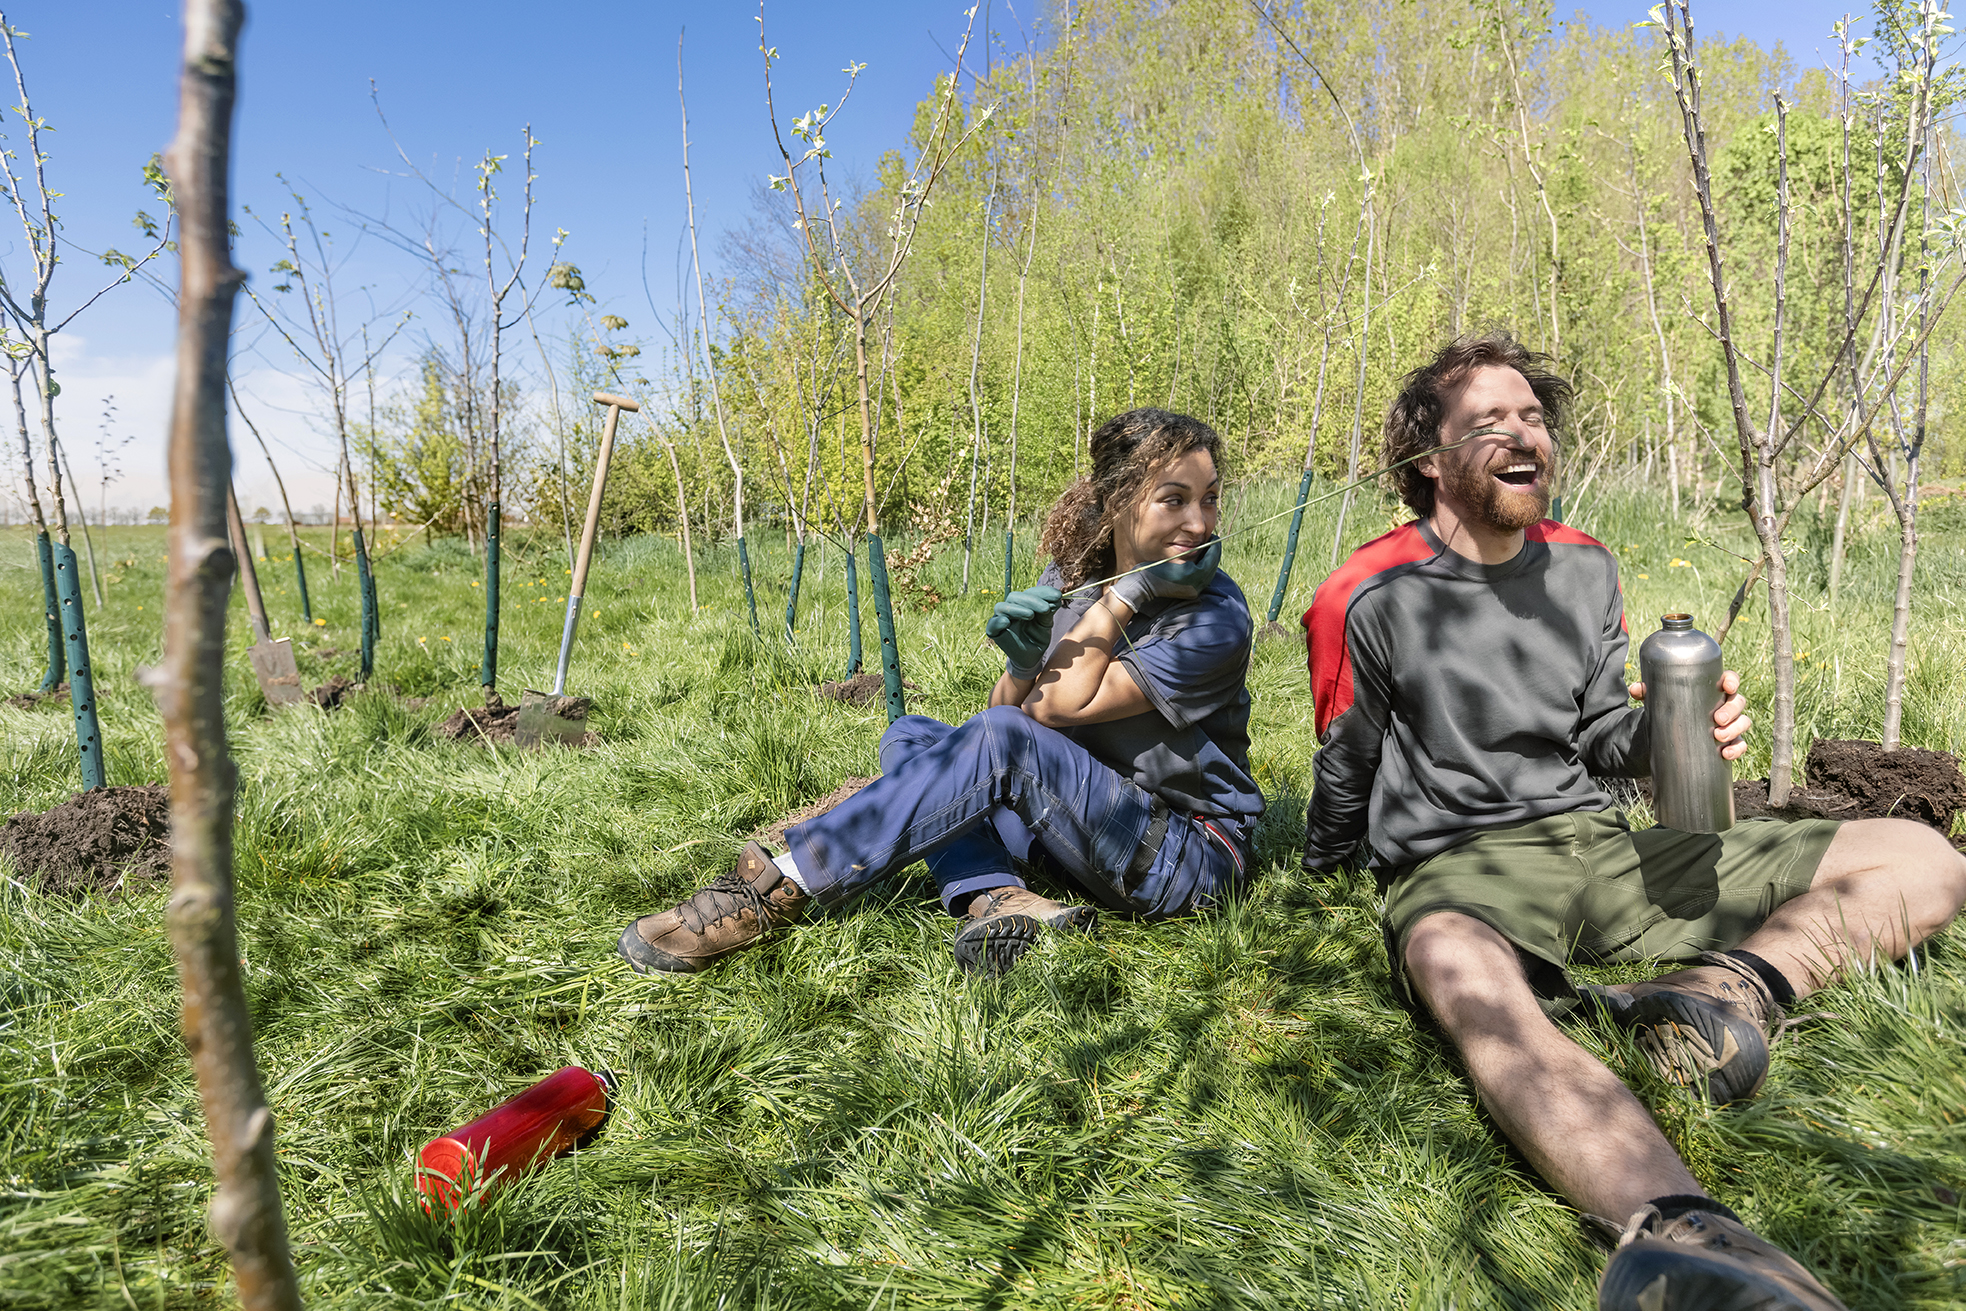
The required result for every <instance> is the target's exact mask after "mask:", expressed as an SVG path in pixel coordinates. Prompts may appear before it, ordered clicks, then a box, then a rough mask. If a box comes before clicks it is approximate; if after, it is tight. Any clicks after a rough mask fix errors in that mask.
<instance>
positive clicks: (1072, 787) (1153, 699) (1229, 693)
mask: <svg viewBox="0 0 1966 1311" xmlns="http://www.w3.org/2000/svg"><path fill="white" fill-rule="evenodd" d="M1220 448H1221V440H1220V438H1218V437H1217V436H1216V434H1215V432H1214V430H1213V429H1211V428H1210V427H1209V426H1208V425H1207V424H1204V423H1201V422H1200V421H1198V420H1195V419H1191V418H1189V417H1187V416H1186V415H1181V414H1173V413H1170V412H1168V411H1166V410H1153V409H1141V410H1131V411H1128V412H1127V413H1125V414H1121V415H1117V416H1115V417H1114V418H1112V419H1109V420H1107V421H1106V423H1104V424H1103V425H1101V426H1100V428H1099V430H1098V431H1097V432H1095V433H1094V434H1093V435H1092V443H1091V449H1092V476H1091V477H1089V478H1083V479H1080V480H1079V481H1078V482H1077V483H1075V484H1073V485H1072V486H1071V487H1070V488H1068V489H1067V490H1066V492H1065V495H1064V497H1063V498H1062V499H1061V500H1060V501H1059V503H1058V505H1057V507H1056V508H1054V509H1053V510H1052V512H1051V515H1050V517H1049V518H1048V519H1047V520H1046V522H1045V526H1044V533H1043V535H1042V537H1041V539H1040V545H1041V547H1042V549H1044V550H1045V551H1047V552H1048V553H1049V554H1050V555H1051V556H1052V563H1051V565H1050V567H1048V568H1047V569H1046V570H1045V572H1044V576H1043V577H1042V578H1041V579H1040V580H1039V584H1038V586H1036V587H1033V588H1030V589H1029V590H1027V591H1022V592H1014V593H1012V594H1011V595H1009V596H1007V597H1005V598H1004V599H1003V600H1002V601H1001V602H1000V603H999V604H998V605H997V607H996V611H995V613H993V614H992V615H991V617H990V620H989V622H988V624H987V626H986V628H985V631H986V632H987V633H988V634H989V636H990V638H991V639H992V640H993V641H995V642H996V644H997V645H998V646H999V647H1000V648H1002V650H1003V652H1004V654H1005V656H1006V664H1005V669H1004V673H1003V677H1001V678H999V679H998V680H997V685H996V687H995V688H994V689H993V690H992V691H991V693H990V706H989V709H987V710H984V711H983V712H981V713H980V714H976V715H972V716H971V717H970V718H969V719H968V720H967V721H965V722H964V723H962V724H961V725H958V726H954V727H952V726H950V725H948V724H944V723H940V722H938V721H936V720H933V719H928V718H925V717H923V716H920V715H909V716H906V717H904V718H902V719H899V720H896V721H895V722H894V723H893V724H892V725H891V726H890V727H889V728H888V730H887V733H886V735H885V736H883V737H882V738H881V769H882V771H883V774H882V777H881V778H880V779H878V780H876V781H875V782H873V783H871V784H869V785H868V786H867V787H866V788H864V789H862V790H861V791H860V792H859V793H858V794H856V795H855V796H853V797H852V798H850V799H849V800H847V801H846V802H844V803H842V804H841V805H840V806H838V807H837V808H836V809H834V810H832V811H831V812H829V813H827V814H825V815H821V816H819V817H818V818H817V819H812V820H808V821H806V822H805V823H803V824H797V825H794V826H793V827H791V828H789V829H787V830H786V831H785V840H786V843H787V844H788V846H789V847H790V848H791V849H790V850H789V851H788V852H786V853H785V854H784V855H782V856H778V857H776V858H774V857H773V856H772V855H771V854H770V853H769V852H767V851H766V850H765V849H764V848H763V847H762V846H760V845H759V844H758V843H755V842H753V843H752V844H750V845H749V846H747V847H746V848H745V849H744V852H743V854H742V855H740V856H739V857H738V860H737V866H736V868H735V869H733V870H732V871H731V872H730V873H728V874H724V875H721V876H719V877H718V878H717V879H716V880H715V881H713V882H712V883H711V884H710V885H709V886H708V887H705V888H703V889H701V890H700V891H698V892H697V893H695V894H694V895H693V896H691V897H690V898H689V899H688V900H686V901H684V902H683V903H682V904H681V905H679V906H676V907H674V908H673V909H671V910H667V911H663V912H661V913H659V914H655V915H648V916H644V917H643V918H641V919H639V920H637V921H636V922H635V923H633V924H631V925H629V926H628V928H627V929H626V930H625V931H624V932H623V933H622V935H621V954H622V955H623V956H625V957H626V958H627V960H628V963H629V964H630V965H632V966H633V967H634V968H635V969H636V970H638V971H642V972H645V973H646V972H648V971H650V970H662V971H670V972H682V973H690V972H694V971H696V970H700V969H702V968H704V967H705V966H706V965H708V964H710V963H711V962H712V961H715V960H717V959H719V958H721V957H723V956H725V955H728V954H729V953H731V952H733V951H737V950H739V949H741V948H743V947H747V946H749V945H751V944H752V943H753V942H756V941H757V940H758V939H760V938H761V937H763V936H764V935H765V934H766V933H768V932H770V931H771V930H773V929H776V928H780V927H782V926H784V925H788V924H791V923H793V922H795V921H797V920H798V919H800V918H801V917H803V916H804V914H805V913H806V911H807V909H808V908H809V907H810V906H811V904H812V903H813V902H815V901H816V902H818V903H819V904H820V905H821V906H823V907H826V908H829V909H830V908H832V907H836V906H839V905H842V904H844V903H845V902H847V901H849V900H851V899H852V898H853V897H854V896H856V895H857V894H858V893H860V892H861V891H863V890H864V889H865V888H866V887H867V886H868V885H870V884H872V883H874V882H875V881H877V880H879V879H881V878H884V877H886V876H887V875H889V874H892V873H895V872H898V871H899V870H902V869H904V868H906V867H907V866H908V865H910V864H911V863H913V862H914V861H916V860H920V859H926V860H927V862H928V867H929V872H930V873H931V874H932V875H933V876H934V878H935V882H936V886H937V888H938V889H939V890H940V892H941V896H942V903H943V905H944V906H946V907H947V908H948V910H949V912H950V914H952V915H958V916H961V917H963V919H964V923H963V925H962V927H961V928H960V929H959V930H958V931H957V933H956V939H955V954H956V959H957V961H958V962H959V963H961V965H962V966H963V968H964V969H966V970H969V971H970V972H971V973H990V974H1001V973H1003V972H1004V971H1005V970H1007V969H1009V968H1010V967H1011V966H1012V965H1014V964H1015V963H1016V962H1017V960H1018V958H1019V957H1020V956H1022V955H1023V954H1024V952H1025V951H1027V950H1029V949H1030V947H1031V945H1032V943H1033V942H1034V941H1035V940H1036V939H1037V937H1038V935H1039V934H1040V933H1041V932H1043V931H1044V930H1045V929H1047V928H1050V929H1058V930H1064V931H1067V932H1089V931H1091V929H1092V928H1093V926H1094V923H1095V921H1096V919H1097V917H1098V910H1097V909H1096V908H1095V907H1093V906H1087V905H1073V904H1067V903H1063V902H1058V901H1053V900H1050V899H1049V898H1046V897H1041V896H1039V895H1038V894H1036V893H1034V892H1032V891H1030V890H1029V889H1028V888H1026V887H1025V884H1024V878H1023V873H1024V872H1025V871H1028V870H1031V869H1032V868H1033V867H1037V868H1042V869H1043V870H1044V871H1045V872H1046V873H1047V874H1049V875H1051V876H1052V877H1053V878H1054V879H1055V880H1056V881H1058V882H1060V883H1062V884H1064V885H1065V886H1067V887H1069V888H1071V889H1072V890H1074V891H1076V892H1078V893H1080V894H1082V895H1084V896H1086V897H1089V898H1091V899H1092V900H1093V901H1095V902H1097V903H1098V904H1099V905H1100V906H1104V907H1107V908H1109V909H1112V910H1117V911H1124V912H1130V913H1134V914H1139V915H1144V916H1147V917H1149V918H1161V917H1164V916H1169V915H1179V914H1182V913H1185V912H1188V911H1192V910H1199V909H1204V908H1207V907H1209V906H1211V905H1213V904H1214V903H1215V902H1216V901H1217V900H1218V899H1219V898H1220V897H1221V895H1222V894H1223V893H1224V892H1226V891H1228V890H1230V889H1232V888H1234V887H1236V886H1237V885H1239V884H1240V883H1241V882H1242V881H1243V879H1244V877H1245V875H1246V872H1247V870H1248V867H1249V858H1250V857H1249V853H1250V839H1251V837H1252V836H1253V834H1254V832H1255V827H1256V820H1257V817H1258V816H1259V815H1260V814H1261V813H1262V810H1263V798H1262V794H1261V793H1260V792H1258V790H1257V787H1256V783H1255V781H1254V779H1253V778H1252V777H1251V775H1250V768H1249V733H1248V730H1249V693H1248V690H1247V688H1246V687H1245V684H1244V677H1245V674H1246V673H1247V670H1248V665H1249V649H1250V638H1251V625H1250V619H1249V606H1248V604H1247V603H1246V602H1245V601H1244V600H1243V595H1242V591H1241V589H1239V588H1238V587H1237V586H1236V585H1235V583H1234V582H1233V581H1232V580H1231V579H1230V578H1229V576H1228V575H1227V574H1225V573H1223V572H1221V570H1220V569H1219V568H1218V565H1219V563H1220V561H1221V558H1222V545H1221V542H1220V541H1219V540H1217V539H1216V537H1215V524H1216V516H1217V502H1218V499H1219V496H1220V490H1221V480H1220V476H1219V471H1218V469H1217V455H1218V453H1219V451H1220Z"/></svg>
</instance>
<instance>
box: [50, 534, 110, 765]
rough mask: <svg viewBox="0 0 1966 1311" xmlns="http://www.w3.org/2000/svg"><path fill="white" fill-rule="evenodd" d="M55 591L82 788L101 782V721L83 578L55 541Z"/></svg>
mask: <svg viewBox="0 0 1966 1311" xmlns="http://www.w3.org/2000/svg"><path fill="white" fill-rule="evenodd" d="M54 554H55V592H56V594H57V595H58V596H59V597H60V600H61V636H62V645H63V647H64V648H65V650H66V654H67V656H68V703H69V705H71V706H73V707H74V709H75V745H76V747H77V748H78V750H79V751H80V754H81V757H82V790H83V791H84V792H93V791H95V790H96V789H97V788H99V787H101V786H102V785H103V774H102V725H101V724H100V723H98V722H97V720H96V684H95V679H94V677H93V676H92V675H91V674H90V672H89V629H88V625H87V624H85V623H84V622H83V620H82V581H81V575H80V572H79V571H78V569H77V568H76V563H75V552H74V551H73V550H72V549H70V548H69V547H67V546H64V545H62V544H61V543H60V542H56V543H55V544H54Z"/></svg>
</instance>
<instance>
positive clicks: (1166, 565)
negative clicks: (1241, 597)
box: [1107, 537, 1222, 614]
mask: <svg viewBox="0 0 1966 1311" xmlns="http://www.w3.org/2000/svg"><path fill="white" fill-rule="evenodd" d="M1221 566H1222V539H1221V538H1219V537H1211V538H1209V539H1208V541H1207V542H1206V543H1204V544H1203V545H1202V546H1200V547H1197V548H1195V549H1194V550H1191V551H1189V552H1187V553H1186V554H1183V555H1178V556H1176V557H1175V558H1174V559H1172V560H1161V561H1159V562H1157V563H1155V564H1150V565H1148V566H1146V567H1145V568H1144V569H1138V570H1135V571H1134V572H1133V573H1130V574H1128V575H1126V576H1125V577H1124V578H1120V579H1117V580H1115V581H1114V582H1113V583H1112V584H1111V585H1110V587H1109V588H1108V589H1107V590H1109V591H1110V592H1111V593H1112V594H1113V595H1114V596H1115V597H1117V598H1118V599H1119V600H1122V601H1124V602H1126V604H1127V607H1128V608H1129V609H1131V610H1132V611H1133V613H1134V614H1139V613H1140V612H1141V611H1142V610H1143V609H1145V608H1146V607H1147V606H1148V605H1149V604H1151V603H1153V602H1155V601H1192V600H1194V599H1195V598H1196V597H1198V596H1200V595H1201V593H1202V589H1203V588H1205V587H1207V586H1208V584H1209V581H1210V580H1211V579H1213V578H1214V577H1215V571H1216V570H1217V569H1219V568H1221Z"/></svg>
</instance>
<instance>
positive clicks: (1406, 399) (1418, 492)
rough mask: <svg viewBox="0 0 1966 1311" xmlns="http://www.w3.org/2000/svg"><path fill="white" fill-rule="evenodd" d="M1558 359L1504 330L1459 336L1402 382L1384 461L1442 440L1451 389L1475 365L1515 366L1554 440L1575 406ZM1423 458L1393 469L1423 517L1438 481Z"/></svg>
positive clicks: (1396, 482)
mask: <svg viewBox="0 0 1966 1311" xmlns="http://www.w3.org/2000/svg"><path fill="white" fill-rule="evenodd" d="M1555 362H1556V361H1555V360H1553V359H1552V358H1551V357H1550V356H1548V355H1545V354H1543V353H1542V352H1541V351H1533V350H1530V349H1529V348H1528V347H1527V346H1524V345H1523V344H1522V343H1521V342H1519V341H1517V340H1516V339H1515V338H1514V337H1512V336H1510V335H1509V334H1508V333H1507V332H1504V331H1501V330H1500V329H1496V330H1492V331H1489V332H1484V333H1482V334H1480V335H1479V336H1475V335H1473V334H1468V335H1463V336H1460V337H1456V338H1455V339H1454V340H1453V341H1450V342H1448V343H1447V345H1445V346H1443V347H1441V349H1440V353H1439V354H1438V355H1435V356H1434V357H1433V358H1432V359H1431V360H1429V361H1427V362H1426V363H1425V364H1423V365H1421V366H1420V367H1419V368H1417V369H1415V370H1413V372H1411V373H1409V374H1407V375H1406V376H1405V377H1404V378H1401V379H1400V380H1399V382H1400V389H1399V395H1398V396H1396V397H1394V398H1393V403H1392V405H1391V407H1390V408H1389V409H1388V410H1387V411H1386V430H1385V438H1386V444H1385V449H1384V452H1383V454H1384V458H1383V460H1382V461H1381V463H1382V464H1397V463H1398V462H1399V461H1401V460H1405V459H1409V458H1410V457H1412V456H1415V455H1418V454H1419V453H1420V452H1422V451H1427V450H1431V449H1433V448H1434V447H1436V446H1438V445H1440V444H1441V434H1440V425H1441V422H1442V421H1443V420H1444V419H1446V417H1447V393H1448V392H1450V391H1451V390H1453V389H1454V388H1455V387H1458V386H1460V385H1461V383H1463V382H1465V381H1466V380H1467V377H1468V375H1469V374H1471V373H1473V372H1474V371H1475V370H1476V369H1479V368H1483V367H1485V366H1488V365H1500V366H1501V367H1503V368H1508V369H1514V370H1515V371H1516V372H1517V373H1519V374H1521V375H1522V377H1523V380H1524V381H1525V382H1527V383H1528V384H1529V390H1531V391H1533V392H1535V393H1536V399H1537V400H1538V401H1539V402H1541V404H1542V406H1543V423H1544V425H1545V426H1546V427H1548V429H1549V430H1550V435H1551V437H1552V438H1554V437H1555V436H1556V432H1557V429H1558V428H1560V427H1561V426H1562V424H1563V416H1564V412H1565V411H1566V410H1568V409H1569V407H1570V397H1571V387H1570V384H1569V382H1567V381H1566V380H1565V379H1563V378H1562V377H1561V376H1559V375H1558V374H1556V373H1555V372H1553V371H1552V370H1551V367H1550V366H1551V365H1553V364H1554V363H1555ZM1421 463H1422V462H1421V461H1419V460H1415V461H1413V463H1411V464H1402V465H1400V467H1399V468H1398V469H1397V470H1396V471H1394V473H1393V487H1394V490H1396V491H1397V492H1398V493H1399V499H1400V500H1402V501H1404V502H1406V506H1407V508H1408V509H1410V510H1412V511H1413V513H1415V514H1417V515H1419V516H1420V517H1421V518H1423V519H1424V518H1425V517H1426V516H1428V515H1430V514H1432V513H1433V512H1434V480H1433V479H1431V478H1429V477H1427V475H1425V474H1424V473H1421V472H1420V465H1421Z"/></svg>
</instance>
